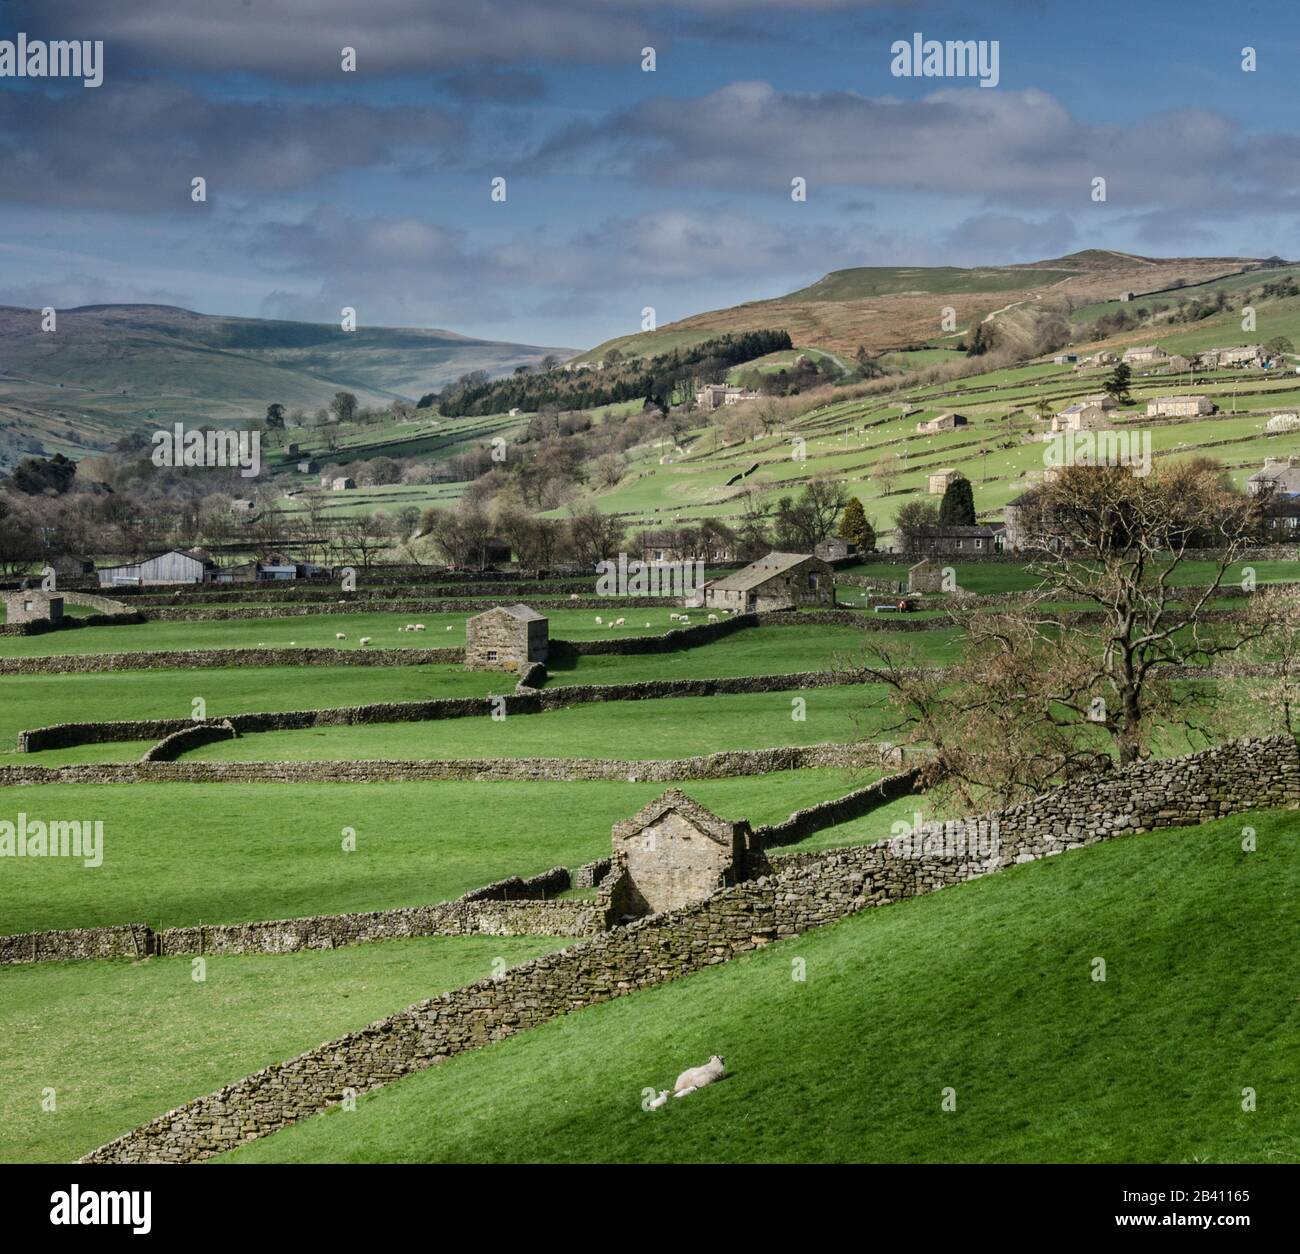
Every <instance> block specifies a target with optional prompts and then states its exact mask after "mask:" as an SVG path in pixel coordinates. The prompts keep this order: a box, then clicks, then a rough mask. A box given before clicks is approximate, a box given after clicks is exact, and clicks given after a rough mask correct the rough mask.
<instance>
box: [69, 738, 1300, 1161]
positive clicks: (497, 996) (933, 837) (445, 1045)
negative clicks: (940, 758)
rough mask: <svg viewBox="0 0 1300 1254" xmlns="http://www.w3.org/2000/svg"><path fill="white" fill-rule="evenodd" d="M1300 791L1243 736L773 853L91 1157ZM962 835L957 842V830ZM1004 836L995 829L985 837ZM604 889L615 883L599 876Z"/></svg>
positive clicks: (1290, 756) (238, 1130)
mask: <svg viewBox="0 0 1300 1254" xmlns="http://www.w3.org/2000/svg"><path fill="white" fill-rule="evenodd" d="M1298 801H1300V755H1298V754H1297V748H1296V744H1295V742H1294V741H1292V740H1291V739H1289V738H1283V737H1278V738H1273V739H1270V740H1264V741H1238V742H1234V743H1233V744H1231V745H1225V746H1222V747H1220V748H1216V749H1210V750H1206V751H1204V752H1203V753H1200V754H1191V755H1188V756H1187V757H1184V758H1178V759H1172V760H1169V761H1164V762H1157V763H1142V764H1140V765H1138V766H1136V767H1132V768H1129V769H1126V770H1123V771H1116V772H1114V773H1113V775H1112V776H1110V777H1109V778H1104V779H1102V780H1100V781H1097V780H1087V781H1080V782H1079V783H1076V784H1070V785H1066V786H1065V787H1063V788H1060V789H1057V790H1055V791H1054V792H1052V793H1047V794H1044V796H1042V797H1038V798H1036V799H1035V800H1034V801H1032V802H1029V803H1027V804H1026V805H1023V806H1019V807H1015V808H1013V809H1011V810H1007V811H1002V812H1000V813H998V814H996V815H984V816H978V817H974V818H970V819H965V820H958V821H957V823H956V825H953V824H935V825H932V830H930V831H929V833H928V836H927V837H926V838H924V839H920V840H915V841H910V842H905V843H903V844H900V842H898V841H889V842H884V843H882V844H877V845H870V846H862V847H856V848H850V849H840V850H834V851H832V852H830V853H825V854H821V855H815V856H813V855H805V856H802V857H793V858H789V859H782V858H776V859H773V861H772V872H771V874H768V875H764V876H762V877H761V878H759V879H757V880H751V881H747V882H745V883H742V884H739V885H736V886H735V887H732V888H727V889H723V890H721V891H720V892H718V893H716V894H714V895H713V896H711V897H709V898H707V899H706V900H705V901H703V902H701V903H699V904H697V905H694V906H689V907H684V908H682V909H680V910H674V911H670V912H667V913H664V914H659V915H651V916H650V917H648V918H645V919H641V920H638V921H636V922H634V923H631V924H629V925H628V926H625V927H616V928H614V929H612V930H611V931H609V932H607V933H605V934H603V935H600V936H597V937H594V938H593V939H591V940H587V941H584V942H581V943H579V944H577V945H574V946H571V947H569V948H567V949H563V950H560V951H559V952H557V953H554V954H549V955H547V956H545V957H543V958H538V959H535V960H534V961H532V962H528V963H524V964H522V965H520V966H518V967H514V968H512V969H510V970H509V971H507V972H505V974H504V975H503V976H502V977H501V978H500V979H499V980H483V981H480V982H479V983H477V984H471V985H469V986H467V987H466V988H461V989H456V990H455V991H453V992H450V993H445V994H443V995H442V996H441V997H436V998H433V999H431V1000H428V1001H423V1002H420V1003H418V1004H417V1005H415V1006H412V1007H410V1008H408V1009H407V1010H404V1011H401V1012H400V1013H398V1014H395V1015H391V1016H389V1017H388V1018H386V1019H382V1020H380V1021H378V1022H376V1023H373V1024H371V1025H370V1026H369V1027H367V1028H364V1029H362V1030H361V1031H359V1032H352V1033H349V1034H347V1035H345V1036H342V1037H339V1038H338V1039H337V1040H334V1041H330V1042H328V1043H327V1044H325V1045H322V1046H320V1047H318V1048H317V1049H314V1050H310V1051H309V1052H307V1053H305V1054H302V1055H301V1056H299V1057H298V1058H294V1059H291V1060H290V1061H288V1062H285V1063H280V1064H278V1065H276V1066H272V1067H267V1068H265V1069H264V1070H262V1071H259V1072H257V1073H256V1074H255V1075H251V1076H247V1077H245V1078H244V1079H242V1080H239V1081H236V1082H235V1083H234V1084H230V1085H227V1086H226V1087H225V1088H222V1089H220V1090H218V1091H217V1092H215V1093H211V1094H208V1095H207V1096H206V1097H201V1098H198V1099H197V1100H195V1101H191V1102H187V1103H186V1104H185V1105H183V1106H180V1107H178V1108H177V1109H175V1110H172V1111H169V1112H168V1113H167V1114H165V1115H162V1116H160V1117H159V1118H157V1119H155V1120H152V1121H151V1122H149V1123H147V1124H144V1125H142V1126H141V1127H139V1128H136V1129H134V1130H133V1131H131V1132H128V1133H126V1134H125V1135H124V1136H121V1137H119V1138H118V1139H117V1140H115V1141H112V1142H110V1143H109V1144H107V1145H104V1146H101V1147H100V1148H99V1149H97V1150H95V1151H93V1152H92V1153H90V1154H88V1155H87V1156H86V1157H85V1158H84V1159H83V1160H82V1161H83V1162H94V1163H131V1162H177V1163H180V1162H193V1161H196V1160H199V1159H203V1158H207V1157H210V1156H212V1155H214V1154H218V1153H221V1152H222V1151H225V1150H228V1149H232V1148H234V1147H236V1146H238V1145H240V1144H242V1143H244V1142H247V1141H249V1140H254V1139H256V1138H258V1137H261V1136H265V1135H267V1134H269V1133H271V1132H274V1131H276V1130H278V1129H279V1128H283V1127H285V1126H287V1125H288V1124H291V1123H294V1122H296V1121H297V1120H299V1119H303V1118H306V1117H307V1116H309V1115H311V1114H314V1113H316V1112H318V1111H321V1110H324V1109H325V1108H326V1107H328V1106H331V1105H334V1104H336V1103H337V1102H338V1101H339V1100H340V1099H341V1098H342V1097H343V1096H344V1095H345V1094H346V1093H347V1092H356V1093H365V1092H368V1091H370V1090H373V1089H375V1088H378V1087H380V1086H381V1085H384V1084H388V1083H391V1082H392V1081H393V1080H397V1079H400V1078H401V1077H402V1076H405V1075H409V1074H411V1073H412V1072H415V1071H420V1070H423V1069H425V1068H427V1067H430V1066H434V1065H436V1064H438V1063H440V1062H442V1061H444V1060H445V1059H447V1058H449V1057H451V1056H452V1055H454V1054H458V1053H462V1052H464V1051H466V1050H470V1049H476V1048H479V1047H480V1046H483V1045H488V1044H491V1043H492V1042H493V1041H499V1040H504V1039H506V1038H507V1037H510V1036H513V1035H515V1034H516V1033H518V1032H521V1031H525V1030H527V1029H528V1028H530V1027H534V1026H537V1025H538V1024H541V1023H544V1022H546V1021H547V1020H549V1019H552V1018H555V1017H556V1016H558V1015H562V1014H568V1013H571V1012H572V1011H575V1010H580V1009H582V1008H584V1007H586V1006H590V1005H594V1004H596V1003H598V1002H603V1001H608V1000H610V999H612V998H614V997H621V996H626V995H628V994H629V993H633V992H636V991H637V990H639V989H642V988H648V987H652V986H654V985H656V984H660V983H663V982H664V981H666V980H672V979H676V978H678V977H680V976H683V975H686V974H689V973H691V972H693V971H697V970H700V969H701V968H703V967H705V966H709V965H712V964H715V963H718V962H725V961H727V960H728V959H729V958H732V957H734V956H736V955H738V954H741V953H744V952H746V951H749V950H753V949H757V948H760V947H762V946H764V945H767V944H769V943H771V942H772V941H775V940H778V939H784V938H787V937H794V936H798V935H800V934H801V933H803V932H805V931H807V930H809V929H810V928H814V927H819V926H821V925H823V924H825V923H830V922H833V921H834V920H836V919H839V918H843V917H845V916H846V915H849V914H853V913H855V912H857V911H859V910H862V909H866V908H868V907H871V906H877V905H885V904H888V903H890V902H894V901H899V900H902V899H904V898H907V897H913V896H917V895H919V894H922V893H927V892H932V891H935V890H937V889H940V888H944V887H947V886H949V885H953V884H959V883H961V882H963V881H965V880H969V879H973V878H976V877H977V876H981V875H986V874H989V873H990V872H994V871H998V870H1000V869H1002V868H1003V867H1006V866H1010V865H1012V864H1014V863H1016V862H1024V861H1030V860H1033V859H1036V858H1041V857H1045V856H1049V855H1051V854H1055V853H1059V852H1061V851H1063V850H1065V849H1073V848H1077V847H1079V846H1082V845H1087V844H1092V843H1094V842H1096V841H1101V840H1107V839H1110V838H1112V837H1115V836H1118V835H1122V834H1125V833H1128V832H1135V831H1141V830H1145V829H1147V828H1149V827H1158V826H1171V825H1179V824H1186V823H1195V822H1198V821H1200V820H1202V819H1209V818H1217V817H1220V816H1221V815H1223V814H1230V813H1234V812H1236V811H1238V810H1243V809H1249V808H1254V807H1257V806H1272V805H1283V804H1287V805H1295V804H1297V802H1298ZM958 837H961V838H962V839H961V840H958V839H957V838H958ZM990 837H992V840H990V839H989V838H990ZM602 891H603V886H602Z"/></svg>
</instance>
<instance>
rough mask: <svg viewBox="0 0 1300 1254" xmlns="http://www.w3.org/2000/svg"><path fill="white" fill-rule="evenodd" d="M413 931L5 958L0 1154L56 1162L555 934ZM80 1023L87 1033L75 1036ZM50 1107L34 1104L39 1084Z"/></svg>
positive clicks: (552, 944)
mask: <svg viewBox="0 0 1300 1254" xmlns="http://www.w3.org/2000/svg"><path fill="white" fill-rule="evenodd" d="M564 943H565V942H564V941H562V940H550V939H548V938H546V937H526V938H521V937H500V936H468V937H467V936H455V937H451V936H448V937H421V938H418V939H414V940H400V941H385V942H382V943H379V944H372V945H354V946H350V947H344V948H342V949H337V950H308V951H304V952H302V953H296V954H248V955H242V956H238V957H220V956H217V957H209V958H208V959H207V972H206V976H207V978H206V979H205V980H204V981H203V982H201V983H200V982H196V981H195V980H194V979H193V978H192V975H191V971H192V968H191V964H190V959H189V958H150V959H148V960H147V961H145V962H122V961H118V962H47V963H42V964H40V965H38V966H34V967H12V968H7V969H6V970H5V973H4V987H5V995H4V997H3V998H0V1037H2V1038H3V1039H4V1042H5V1051H4V1062H3V1064H2V1070H3V1076H4V1083H3V1084H0V1162H6V1163H19V1162H69V1161H71V1160H72V1159H74V1158H77V1157H79V1156H80V1155H82V1154H84V1153H86V1152H87V1151H88V1150H91V1149H94V1148H95V1147H96V1146H97V1145H102V1144H103V1143H104V1142H105V1141H109V1140H112V1138H113V1137H115V1136H120V1135H121V1134H122V1133H123V1132H126V1131H128V1130H129V1129H131V1128H133V1127H135V1126H136V1125H137V1124H140V1123H143V1122H145V1121H146V1120H148V1119H152V1118H153V1117H154V1116H155V1115H160V1114H162V1113H163V1112H164V1111H167V1110H170V1109H172V1108H173V1107H175V1106H178V1105H180V1104H181V1103H182V1102H184V1101H187V1100H188V1099H189V1098H192V1097H197V1096H199V1095H200V1094H202V1093H208V1092H211V1091H212V1090H213V1089H217V1088H220V1087H221V1086H222V1085H223V1084H228V1083H230V1082H231V1081H232V1080H237V1079H238V1078H239V1077H240V1076H244V1075H248V1074H250V1073H251V1072H254V1071H258V1070H260V1069H261V1068H262V1067H265V1066H269V1065H270V1064H271V1063H274V1062H279V1061H281V1060H282V1059H285V1058H292V1057H294V1056H295V1055H296V1054H300V1053H302V1052H303V1051H304V1050H307V1049H311V1048H312V1047H313V1046H315V1045H319V1044H320V1043H321V1042H322V1041H327V1040H330V1039H331V1038H333V1037H335V1036H339V1035H341V1034H342V1033H344V1032H350V1031H355V1030H356V1029H358V1028H362V1027H365V1026H366V1024H368V1023H373V1022H374V1021H375V1020H376V1019H378V1018H381V1017H382V1016H383V1015H386V1014H392V1013H393V1012H394V1011H396V1010H400V1009H402V1007H403V1006H407V1005H410V1004H412V1003H413V1002H416V1001H419V1000H420V999H421V998H424V997H432V996H436V995H437V994H438V993H440V992H444V991H446V990H447V989H450V988H458V987H460V986H461V985H463V984H469V983H472V982H473V981H474V980H480V979H482V978H483V977H484V976H487V975H490V974H491V972H492V963H493V960H494V959H497V958H504V959H505V960H506V962H507V963H509V964H511V965H514V964H516V963H519V962H524V961H526V960H527V959H529V958H532V957H536V956H537V955H538V954H542V953H546V952H547V951H548V950H551V949H555V948H557V947H558V946H559V945H562V944H564ZM87 1025H93V1028H92V1029H91V1030H92V1033H93V1039H90V1038H88V1037H87ZM47 1087H48V1088H52V1089H54V1091H55V1102H56V1109H55V1110H53V1111H42V1109H41V1091H42V1090H43V1089H45V1088H47Z"/></svg>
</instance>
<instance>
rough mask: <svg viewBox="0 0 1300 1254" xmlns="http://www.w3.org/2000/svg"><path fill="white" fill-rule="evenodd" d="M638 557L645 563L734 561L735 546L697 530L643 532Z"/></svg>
mask: <svg viewBox="0 0 1300 1254" xmlns="http://www.w3.org/2000/svg"><path fill="white" fill-rule="evenodd" d="M641 560H642V561H643V562H645V563H646V564H647V565H648V566H663V565H666V564H668V563H675V562H712V563H720V562H734V561H735V560H736V546H735V545H734V544H732V543H731V542H730V541H728V540H725V539H724V538H723V537H722V536H720V535H717V534H715V533H711V532H706V531H704V530H703V529H701V530H700V531H695V530H690V531H643V532H642V533H641Z"/></svg>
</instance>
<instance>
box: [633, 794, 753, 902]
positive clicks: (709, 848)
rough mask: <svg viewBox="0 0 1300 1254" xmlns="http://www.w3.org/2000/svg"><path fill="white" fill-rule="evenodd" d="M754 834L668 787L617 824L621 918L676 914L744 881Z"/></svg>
mask: <svg viewBox="0 0 1300 1254" xmlns="http://www.w3.org/2000/svg"><path fill="white" fill-rule="evenodd" d="M752 839H753V833H752V831H751V829H750V826H749V824H748V823H747V822H745V821H744V820H743V819H742V820H740V821H739V822H732V821H730V820H729V819H720V818H719V817H718V816H717V815H716V814H713V813H712V812H711V811H709V810H706V809H705V808H704V806H702V805H700V803H699V802H698V801H693V800H692V799H691V798H690V797H688V796H686V794H685V793H683V792H680V791H679V790H678V789H676V788H670V789H669V790H668V791H667V792H666V793H664V794H663V795H662V796H661V797H659V798H657V799H656V800H654V801H652V802H651V803H650V804H649V805H648V806H646V807H645V808H644V809H643V810H640V811H638V812H637V813H636V814H634V815H633V816H632V817H631V818H630V819H623V820H621V821H620V822H618V823H615V824H614V830H613V847H614V862H615V868H616V870H615V872H614V873H615V874H616V875H617V876H619V878H618V879H616V880H615V885H614V889H613V897H612V903H611V904H612V906H613V909H614V910H615V912H616V916H617V917H623V916H626V915H638V916H639V915H644V914H657V913H659V912H660V911H661V910H675V909H676V908H677V907H679V906H685V905H689V904H690V903H691V902H694V901H699V900H700V899H701V898H703V897H707V896H708V895H709V894H710V893H712V892H714V891H715V890H716V889H718V888H721V887H724V886H726V885H729V884H735V883H737V882H738V881H739V880H741V879H744V878H745V867H746V861H747V858H748V856H749V850H750V848H751V845H752Z"/></svg>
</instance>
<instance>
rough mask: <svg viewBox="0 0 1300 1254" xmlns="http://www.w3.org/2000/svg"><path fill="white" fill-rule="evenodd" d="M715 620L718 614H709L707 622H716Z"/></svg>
mask: <svg viewBox="0 0 1300 1254" xmlns="http://www.w3.org/2000/svg"><path fill="white" fill-rule="evenodd" d="M717 621H718V616H717V615H716V614H710V615H709V622H711V623H716V622H717Z"/></svg>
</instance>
